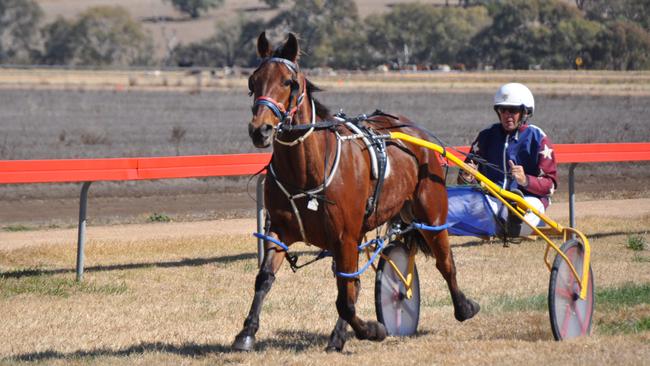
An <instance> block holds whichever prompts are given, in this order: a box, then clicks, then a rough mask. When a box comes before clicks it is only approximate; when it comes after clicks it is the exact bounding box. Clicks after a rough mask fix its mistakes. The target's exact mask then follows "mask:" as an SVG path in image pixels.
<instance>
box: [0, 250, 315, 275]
mask: <svg viewBox="0 0 650 366" xmlns="http://www.w3.org/2000/svg"><path fill="white" fill-rule="evenodd" d="M315 253H317V252H313V251H295V252H292V254H297V255H305V254H306V255H315ZM251 259H257V254H256V253H245V254H237V255H229V256H225V257H210V258H190V259H182V260H178V261H167V262H146V263H125V264H112V265H105V266H92V267H85V269H84V273H86V272H105V271H123V270H129V269H141V268H176V267H197V266H204V265H206V264H212V263H220V264H230V263H234V262H239V261H243V260H251ZM62 273H76V270H75V269H68V268H56V269H38V268H35V269H22V270H16V271H9V272H0V278H22V277H34V276H47V275H55V274H62Z"/></svg>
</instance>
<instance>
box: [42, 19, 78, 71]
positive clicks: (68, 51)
mask: <svg viewBox="0 0 650 366" xmlns="http://www.w3.org/2000/svg"><path fill="white" fill-rule="evenodd" d="M74 27H75V24H74V22H70V21H68V20H66V19H64V18H62V17H58V18H57V19H56V20H55V21H53V22H52V23H50V24H47V25H46V26H45V27H43V28H42V29H41V34H42V37H43V40H44V42H43V55H42V56H41V60H40V62H41V63H44V64H46V65H65V64H68V63H70V62H71V61H72V59H73V58H74V56H75V52H76V49H77V45H78V44H77V43H76V42H75V40H73V38H74V37H73V35H74Z"/></svg>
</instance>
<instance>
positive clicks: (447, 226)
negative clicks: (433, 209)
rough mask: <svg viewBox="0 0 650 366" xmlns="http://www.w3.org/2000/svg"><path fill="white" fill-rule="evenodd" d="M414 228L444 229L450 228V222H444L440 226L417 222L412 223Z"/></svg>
mask: <svg viewBox="0 0 650 366" xmlns="http://www.w3.org/2000/svg"><path fill="white" fill-rule="evenodd" d="M411 225H413V227H414V228H416V229H422V230H428V231H443V230H447V229H448V228H449V224H444V225H440V226H429V225H424V224H419V223H417V222H413V223H411Z"/></svg>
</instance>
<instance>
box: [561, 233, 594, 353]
mask: <svg viewBox="0 0 650 366" xmlns="http://www.w3.org/2000/svg"><path fill="white" fill-rule="evenodd" d="M571 244H572V245H569V246H568V247H567V248H566V250H564V253H565V255H566V256H567V258H568V259H569V260H570V261H571V263H573V266H574V268H575V269H576V271H577V273H578V274H582V269H583V264H584V255H583V251H582V247H581V246H580V245H579V244H578V243H577V242H574V243H571ZM563 249H564V248H563ZM553 270H554V271H555V279H554V281H552V288H551V289H550V290H551V298H550V300H551V301H550V302H551V304H550V311H551V326H552V328H553V335H554V337H555V339H557V340H565V339H571V338H575V337H580V336H586V335H588V334H589V333H590V332H591V317H592V314H593V299H594V297H593V275H592V273H591V269H590V271H589V280H588V281H587V296H586V297H585V299H584V300H582V299H580V285H579V284H578V281H576V279H575V278H574V276H573V273H572V271H571V269H570V268H569V265H568V264H567V263H566V261H564V260H563V259H562V258H561V257H558V258H557V259H556V263H554V265H553Z"/></svg>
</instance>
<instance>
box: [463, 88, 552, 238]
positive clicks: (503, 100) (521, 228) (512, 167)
mask: <svg viewBox="0 0 650 366" xmlns="http://www.w3.org/2000/svg"><path fill="white" fill-rule="evenodd" d="M494 111H495V112H496V114H497V117H498V118H499V123H495V124H493V125H491V126H490V127H488V128H486V129H484V130H483V131H481V132H480V133H479V134H478V136H477V137H476V139H475V140H474V142H473V143H472V145H471V149H470V152H471V153H472V154H473V155H474V156H476V157H478V158H480V159H472V155H471V154H470V156H469V157H468V158H467V159H466V160H465V162H466V163H467V164H469V165H470V166H472V167H473V168H475V169H478V171H479V172H481V173H482V174H483V175H485V176H486V177H487V178H488V179H490V180H491V181H492V182H494V183H495V184H497V185H498V186H500V187H501V188H504V189H507V190H509V191H515V192H517V191H519V192H520V193H521V194H522V195H523V197H524V199H525V200H526V201H527V202H528V203H529V204H530V205H531V206H532V207H535V208H536V209H537V210H538V211H540V212H542V213H543V212H544V211H545V209H546V208H547V207H548V205H549V204H550V198H551V195H553V192H554V191H555V188H556V187H557V164H556V162H555V154H554V151H553V144H552V143H551V140H550V139H549V137H548V136H547V135H546V134H545V133H544V131H542V129H541V128H539V127H537V126H535V125H533V124H529V123H528V121H529V119H530V117H531V116H532V115H533V112H534V111H535V100H534V98H533V94H532V93H531V92H530V90H529V89H528V88H527V87H526V86H525V85H523V84H519V83H508V84H505V85H503V86H501V87H500V88H499V90H497V92H496V94H495V95H494ZM458 181H459V183H461V184H472V183H475V178H474V177H473V176H471V175H470V174H469V173H467V172H465V171H462V170H461V172H460V174H459V175H458ZM488 200H489V203H490V206H491V208H492V211H493V212H494V213H495V214H496V215H497V217H499V218H501V219H502V220H504V221H505V222H506V227H505V228H504V229H505V233H502V234H506V235H507V236H508V237H517V236H525V235H529V234H530V233H531V232H532V229H531V228H530V227H529V226H528V225H525V224H523V225H522V223H521V220H519V219H518V218H517V217H516V215H514V214H510V213H509V212H508V209H507V208H506V207H505V206H504V205H503V204H502V203H501V202H500V201H498V200H497V199H495V198H493V197H491V196H490V197H488ZM524 218H525V219H526V220H527V221H528V222H529V223H531V224H532V225H535V226H537V224H539V221H540V219H539V217H538V216H537V215H535V214H533V213H528V214H526V215H525V216H524Z"/></svg>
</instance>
